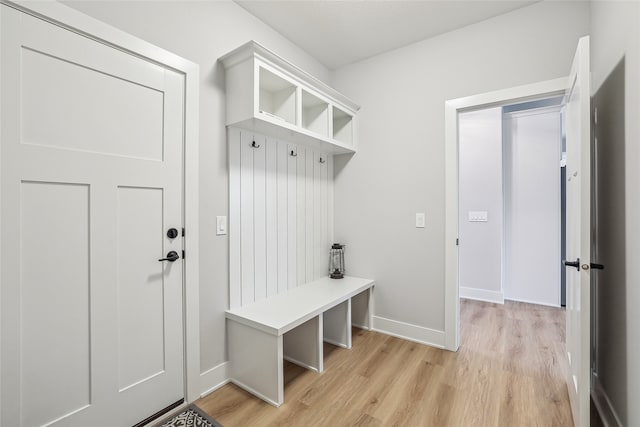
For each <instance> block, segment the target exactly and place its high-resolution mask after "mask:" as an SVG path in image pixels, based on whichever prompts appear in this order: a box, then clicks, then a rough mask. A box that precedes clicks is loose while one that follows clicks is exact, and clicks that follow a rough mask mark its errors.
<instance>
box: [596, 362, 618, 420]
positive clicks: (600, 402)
mask: <svg viewBox="0 0 640 427" xmlns="http://www.w3.org/2000/svg"><path fill="white" fill-rule="evenodd" d="M592 380H593V381H592V383H593V385H592V389H591V398H592V399H593V403H594V404H595V405H596V409H598V413H599V414H600V418H601V419H602V423H603V424H604V425H605V427H622V423H621V422H620V418H618V414H617V413H616V411H615V409H613V405H612V404H611V400H609V396H608V395H607V392H606V391H605V390H604V388H603V387H602V383H600V380H599V379H598V376H597V375H593V377H592Z"/></svg>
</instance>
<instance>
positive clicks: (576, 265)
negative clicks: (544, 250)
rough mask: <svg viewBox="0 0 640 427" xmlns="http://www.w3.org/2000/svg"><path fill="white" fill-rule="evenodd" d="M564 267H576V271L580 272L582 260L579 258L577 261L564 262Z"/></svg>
mask: <svg viewBox="0 0 640 427" xmlns="http://www.w3.org/2000/svg"><path fill="white" fill-rule="evenodd" d="M563 262H564V265H566V266H567V267H575V268H576V270H578V271H580V258H578V259H577V260H575V261H567V260H564V261H563Z"/></svg>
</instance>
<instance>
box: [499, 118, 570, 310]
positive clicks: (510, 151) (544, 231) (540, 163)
mask: <svg viewBox="0 0 640 427" xmlns="http://www.w3.org/2000/svg"><path fill="white" fill-rule="evenodd" d="M561 152H562V131H561V121H560V107H557V106H556V107H551V109H549V108H541V109H534V110H526V111H518V112H513V113H508V114H505V116H504V177H505V181H504V203H505V204H504V215H505V240H504V242H505V248H504V253H505V256H504V263H505V264H504V273H505V274H504V282H503V288H504V297H505V299H509V300H515V301H522V302H529V303H534V304H544V305H551V306H556V307H558V306H560V268H561V264H560V239H561V228H560V158H561V157H562V155H561Z"/></svg>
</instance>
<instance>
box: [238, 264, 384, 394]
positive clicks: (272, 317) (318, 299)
mask: <svg viewBox="0 0 640 427" xmlns="http://www.w3.org/2000/svg"><path fill="white" fill-rule="evenodd" d="M372 287H373V280H370V279H360V278H356V277H349V276H347V277H345V278H343V279H329V278H328V277H325V278H322V279H319V280H316V281H313V282H309V283H306V284H304V285H301V286H299V287H297V288H294V289H291V290H289V291H287V292H285V293H283V294H279V295H275V296H272V297H269V298H266V299H263V300H260V301H258V302H255V303H253V304H250V305H247V306H244V307H240V308H236V309H232V310H227V312H226V317H227V339H228V349H229V361H230V371H231V372H230V378H231V381H232V382H233V383H234V384H236V385H238V386H239V387H242V388H243V389H245V390H247V391H248V392H250V393H253V394H254V395H256V396H258V397H260V398H261V399H263V400H265V401H267V402H269V403H271V404H273V405H275V406H280V405H281V404H282V403H283V401H284V377H283V359H286V360H289V361H291V362H293V363H296V364H298V365H300V366H304V367H306V368H308V369H312V370H314V371H317V372H322V370H323V344H322V343H323V341H327V342H329V343H331V344H334V345H338V346H341V347H344V348H351V326H352V298H353V297H356V296H358V297H357V300H356V299H354V302H353V316H354V320H355V321H354V322H353V325H354V326H358V327H361V328H365V329H370V328H371V309H370V302H371V299H372V298H371V290H372Z"/></svg>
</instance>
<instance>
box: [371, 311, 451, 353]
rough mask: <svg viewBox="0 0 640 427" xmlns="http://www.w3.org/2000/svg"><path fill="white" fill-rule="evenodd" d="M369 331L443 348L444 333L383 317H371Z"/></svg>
mask: <svg viewBox="0 0 640 427" xmlns="http://www.w3.org/2000/svg"><path fill="white" fill-rule="evenodd" d="M371 329H372V330H374V331H376V332H380V333H383V334H386V335H391V336H394V337H398V338H402V339H405V340H409V341H414V342H417V343H420V344H426V345H430V346H432V347H438V348H444V342H445V339H444V338H445V334H444V332H443V331H436V330H435V329H429V328H425V327H424V326H417V325H412V324H410V323H404V322H399V321H397V320H391V319H385V318H384V317H379V316H373V328H371Z"/></svg>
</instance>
